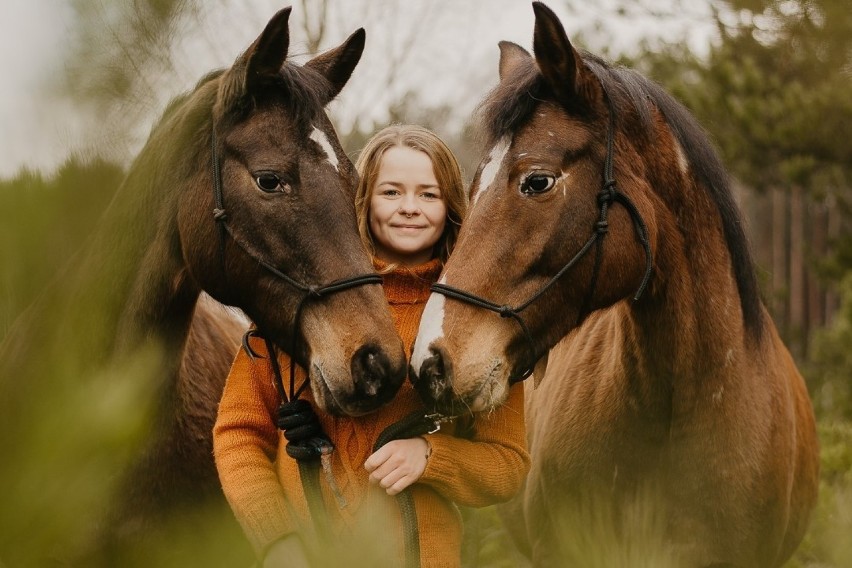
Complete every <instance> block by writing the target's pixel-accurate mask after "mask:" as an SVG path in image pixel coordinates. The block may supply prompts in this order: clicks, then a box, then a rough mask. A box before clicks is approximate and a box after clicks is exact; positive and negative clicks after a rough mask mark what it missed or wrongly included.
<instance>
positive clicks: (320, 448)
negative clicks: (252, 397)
mask: <svg viewBox="0 0 852 568" xmlns="http://www.w3.org/2000/svg"><path fill="white" fill-rule="evenodd" d="M252 336H254V337H260V336H259V334H258V332H257V330H256V329H252V330H249V331H247V332H246V334H245V335H244V336H243V348H244V349H245V350H246V353H248V355H249V357H252V358H255V357H257V358H260V357H261V355H260V354H258V353H256V352H255V351H254V350H253V349H252V348H251V346H250V345H249V342H248V338H249V337H252ZM263 340H264V342H265V343H266V350H267V353H269V357H270V361H269V362H270V365H271V367H272V373H273V375H274V376H275V381H274V384H275V388H276V390H277V391H278V395H279V396H280V397H281V400H282V402H281V404H280V405H279V407H278V414H277V420H276V425H277V426H278V428H279V429H280V430H282V431H283V432H284V437H285V438H286V439H287V446H286V448H285V449H286V451H287V455H288V456H290V457H291V458H294V459H295V460H296V461H297V462H298V464H299V476H300V477H301V479H302V488H303V490H304V492H305V500H306V501H307V503H308V509H309V512H310V515H311V518H312V519H313V520H314V524H315V525H316V530H317V534H318V535H319V536H320V537H321V538H323V539H328V538H331V529H330V528H329V526H328V522H327V521H328V519H327V516H326V514H325V509H324V501H323V498H322V489H321V487H320V482H319V471H320V467H317V458H319V461H320V463H321V468H322V470H323V472H324V473H325V475H326V481H327V482H328V484H329V488H330V489H331V492H332V494H333V495H334V497H335V499H336V501H337V505H338V507H340V508H341V509H342V508H344V507H346V500H345V498H344V497H343V494H342V493H341V492H340V490H339V488H338V487H337V484H336V482H335V480H334V476H333V475H332V472H331V453H332V452H333V450H334V444H333V443H332V442H331V440H330V439H329V437H328V435H327V434H326V433H325V431H324V430H323V429H322V425H321V424H320V422H319V417H318V416H317V414H316V412H315V411H314V409H313V407H312V406H311V404H310V403H309V402H308V401H307V400H304V399H300V398H299V395H300V394H301V393H302V392H303V391H304V390H305V388H306V386H307V385H308V380H307V379H305V381H304V382H302V385H301V386H300V387H299V389H298V390H295V375H294V374H293V373H292V372H291V373H290V395H289V397H288V395H287V391H286V390H285V388H284V381H283V377H282V374H281V366H280V365H279V363H278V358H277V357H276V356H275V346H274V345H273V344H272V342H271V341H269V340H268V339H266V338H263ZM290 367H291V369H292V368H294V367H295V364H292V363H291V365H290ZM454 418H455V417H449V416H443V415H441V414H429V413H426V412H424V411H415V412H413V413H411V414H409V415H408V416H406V417H405V418H403V419H401V420H399V421H398V422H394V423H393V424H391V425H390V426H388V427H387V428H385V429H384V430H383V431H382V432H381V434H379V436H378V438H376V442H375V444H374V445H373V452H377V451H378V450H379V448H381V447H382V446H384V445H385V444H387V443H388V442H390V441H393V440H402V439H406V438H416V437H417V436H423V435H426V434H433V433H435V432H437V431H438V430H440V429H441V424H442V423H443V422H447V421H449V420H453V419H454ZM396 501H397V504H398V505H399V508H400V516H401V519H402V531H403V544H404V550H405V567H406V568H419V566H420V529H419V526H418V523H417V510H416V508H415V505H414V496H413V495H412V493H411V491H410V489H408V488H407V489H404V490H403V491H401V492H400V493H398V494H397V496H396Z"/></svg>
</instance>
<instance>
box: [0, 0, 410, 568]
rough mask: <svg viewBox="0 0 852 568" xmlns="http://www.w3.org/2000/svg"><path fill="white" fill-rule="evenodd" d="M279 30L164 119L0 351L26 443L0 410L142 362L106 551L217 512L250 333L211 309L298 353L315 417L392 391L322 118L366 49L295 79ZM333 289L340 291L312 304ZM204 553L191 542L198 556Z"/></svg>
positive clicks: (381, 325)
mask: <svg viewBox="0 0 852 568" xmlns="http://www.w3.org/2000/svg"><path fill="white" fill-rule="evenodd" d="M289 14H290V9H289V8H287V9H285V10H282V11H281V12H279V13H278V14H276V15H275V16H274V17H273V18H272V19H271V20H270V22H269V23H268V25H267V26H266V28H265V30H264V31H263V33H262V34H260V36H259V37H258V38H257V40H256V41H255V42H254V43H252V45H251V46H250V47H249V48H248V49H247V51H246V52H245V53H244V54H242V55H241V56H240V57H239V58H238V59H237V60H236V62H235V63H234V65H233V66H232V67H231V68H229V69H227V70H224V71H220V72H214V73H211V74H210V75H208V76H207V77H205V78H204V79H202V80H201V81H200V82H199V84H198V85H197V86H196V88H195V89H194V90H193V91H192V92H190V93H188V94H187V95H185V96H182V97H180V98H178V99H176V100H175V101H173V102H172V103H171V104H170V106H169V108H168V109H167V110H166V112H165V113H164V116H163V117H162V119H161V120H160V122H159V123H158V125H157V126H156V127H155V128H154V129H153V131H152V133H151V136H150V138H149V140H148V142H147V144H146V145H145V147H144V149H143V150H142V151H141V153H140V155H139V156H138V157H137V159H136V160H135V162H134V164H133V165H132V167H131V169H130V171H129V173H128V175H127V178H126V180H125V182H124V183H123V185H122V187H121V188H120V189H119V190H118V192H117V194H116V196H115V198H114V201H113V202H112V204H111V206H110V208H109V210H108V211H107V213H106V215H105V217H104V219H103V221H102V223H101V225H100V227H99V228H98V229H97V231H96V232H95V235H94V237H93V239H92V241H91V244H90V246H89V247H88V248H87V249H86V250H85V251H83V252H82V253H81V254H80V256H78V257H77V258H76V259H75V262H74V263H72V266H71V267H70V268H69V270H67V271H66V273H65V275H64V277H63V278H62V279H61V280H60V282H58V283H57V285H56V286H54V287H53V288H51V290H50V292H49V293H48V294H46V295H45V297H44V298H43V299H42V302H41V305H39V306H35V307H34V308H33V309H32V310H30V312H29V313H28V314H27V315H26V316H25V318H23V319H22V321H21V322H20V323H19V324H18V325H17V326H16V327H15V329H13V330H11V331H10V333H9V334H8V336H7V339H6V341H5V342H4V346H3V351H2V356H3V358H2V367H3V371H4V372H3V381H2V387H3V397H2V400H3V409H4V410H7V411H8V412H4V413H3V414H4V416H3V419H2V420H3V422H2V424H0V426H4V427H7V428H8V429H13V430H17V431H20V432H25V431H26V429H27V428H28V427H29V426H27V425H28V424H30V425H32V427H33V428H36V429H37V428H38V427H39V425H38V418H37V417H35V416H34V413H35V410H33V406H32V405H31V406H27V404H23V403H22V404H13V403H12V402H11V401H15V400H17V401H19V402H21V401H26V400H28V399H29V398H30V397H28V396H27V392H29V391H28V389H30V388H31V387H32V388H34V387H33V385H35V384H37V382H39V381H43V379H44V378H46V377H56V376H61V374H62V373H61V372H57V370H58V368H59V366H60V365H63V367H62V370H63V371H64V370H65V369H67V368H69V365H68V364H70V368H71V369H73V371H74V377H76V379H71V380H72V381H73V380H77V381H78V384H77V386H76V387H74V386H73V385H71V384H70V382H69V385H67V388H68V390H69V391H72V390H73V389H74V388H77V389H79V388H82V386H83V385H85V384H86V381H87V380H89V378H90V377H91V376H93V375H95V374H97V373H99V372H101V370H102V369H104V368H105V367H106V365H107V364H108V363H112V364H115V361H126V360H133V357H134V356H137V355H138V354H139V353H141V352H146V350H148V352H153V353H155V354H156V355H155V357H156V361H157V363H156V365H155V366H154V367H153V368H152V369H151V370H150V373H148V375H150V377H149V378H150V379H151V380H152V381H156V384H157V385H159V387H158V390H157V391H156V392H155V393H152V395H151V396H152V397H153V401H149V400H142V401H140V404H148V405H150V406H151V407H152V408H153V419H152V421H153V425H152V427H151V429H150V431H148V432H147V434H146V436H147V439H148V443H146V444H145V447H144V448H143V449H141V450H140V451H139V452H137V454H136V455H138V456H139V457H138V459H134V460H132V461H133V462H134V465H133V466H132V467H131V468H130V471H129V472H128V473H125V474H124V475H121V476H117V477H120V478H121V479H122V481H121V482H118V483H117V487H118V492H117V494H116V495H115V497H114V498H113V501H114V503H115V505H116V506H115V508H114V511H113V514H112V515H111V516H110V517H108V518H109V520H108V522H107V523H106V524H105V529H106V530H107V532H108V533H110V535H111V537H110V538H112V539H113V540H112V543H113V545H115V546H117V547H118V550H121V547H122V546H123V545H124V544H125V543H128V542H133V543H137V542H144V541H141V540H140V539H141V535H142V534H144V533H145V530H146V529H147V528H148V527H149V525H150V524H151V523H152V522H153V523H155V524H160V523H162V522H163V519H165V518H168V514H167V513H168V512H169V511H174V510H176V509H180V508H181V507H182V506H184V505H188V506H196V505H199V504H202V503H204V502H205V501H206V500H208V499H210V498H211V497H213V498H215V499H219V497H220V493H221V492H220V489H219V484H218V478H217V475H216V471H215V467H214V463H213V459H212V443H211V431H212V426H213V422H214V419H215V415H216V407H217V404H218V400H219V397H220V395H221V392H222V388H223V384H224V379H225V377H226V375H227V371H228V368H229V366H230V363H231V360H232V359H233V356H234V353H235V352H236V349H237V347H238V345H239V338H240V336H241V334H242V333H243V331H244V330H245V328H246V324H247V322H246V321H245V319H243V318H239V317H237V316H236V314H235V313H234V312H233V311H228V310H226V309H224V308H223V307H222V306H221V305H220V304H219V303H218V302H221V304H225V305H229V306H236V307H239V308H240V309H241V310H242V311H243V312H244V313H245V314H246V315H248V317H249V318H250V319H251V320H252V321H253V322H254V323H255V324H257V326H258V328H259V330H260V332H261V333H262V334H263V335H264V336H265V337H267V338H269V339H271V340H272V341H273V342H275V343H276V344H277V345H278V346H279V347H281V348H282V349H285V350H288V351H289V350H291V347H293V346H295V352H294V353H293V356H294V357H295V358H296V360H298V361H299V363H300V364H301V365H302V366H304V368H306V369H309V370H310V375H311V386H312V388H313V391H314V395H315V398H316V400H317V401H318V404H319V405H320V406H322V407H323V409H324V410H326V411H329V412H332V413H337V414H351V415H359V414H363V413H365V412H367V411H369V410H372V409H374V408H376V407H378V406H379V405H381V404H383V403H384V402H386V401H387V400H389V398H390V397H392V396H393V394H394V393H395V392H396V390H397V388H398V387H399V385H400V384H401V382H402V380H403V379H404V376H405V356H404V353H403V347H402V342H401V340H400V339H399V337H398V336H397V334H396V332H395V330H394V327H393V322H392V320H391V316H390V312H389V309H388V307H387V302H386V300H385V298H384V295H383V293H382V290H381V287H380V286H378V285H375V284H376V283H380V279H378V278H377V277H374V278H372V279H370V278H367V279H366V280H362V279H359V277H360V276H362V275H369V274H372V273H373V269H372V264H371V262H370V259H369V257H368V255H367V253H366V252H365V250H364V249H363V246H362V244H361V241H360V239H359V237H358V231H357V226H356V220H355V210H354V187H355V184H356V180H357V174H356V172H355V170H354V167H353V165H352V163H351V162H350V160H349V159H348V158H347V156H346V154H345V153H344V151H343V149H342V148H341V146H340V143H339V141H338V139H337V136H336V133H335V131H334V128H333V127H332V125H331V123H330V121H329V119H328V117H327V115H326V113H325V110H324V107H325V105H326V104H327V103H328V102H329V101H331V100H332V99H333V98H334V97H335V96H336V95H337V94H338V93H339V92H340V90H341V89H342V88H343V86H344V84H345V83H346V82H347V81H348V79H349V77H350V75H351V73H352V71H353V70H354V68H355V66H356V65H357V63H358V61H359V59H360V57H361V53H362V51H363V47H364V39H365V34H364V31H363V30H358V31H357V32H355V33H354V34H352V35H351V36H350V37H349V38H348V39H347V40H346V41H345V42H344V43H343V44H342V45H340V46H339V47H337V48H335V49H332V50H330V51H328V52H326V53H324V54H321V55H319V56H317V57H315V58H314V59H311V60H310V61H308V62H307V63H306V64H305V65H304V66H298V65H295V64H293V63H290V62H288V61H286V57H287V50H288V44H289V32H288V17H289ZM332 283H336V284H340V287H341V288H345V289H343V290H341V291H336V290H332V289H328V288H324V287H325V286H327V285H329V284H332ZM363 283H366V284H368V285H361V284H363ZM203 292H206V294H204V293H203ZM211 297H212V299H211ZM199 298H201V299H202V301H199ZM214 299H215V300H217V301H218V302H216V301H214ZM46 321H51V322H54V323H55V322H59V323H60V324H61V325H59V326H53V325H50V326H44V325H41V323H42V322H46ZM151 350H153V351H151ZM51 361H52V362H53V363H52V364H51V363H50V362H51ZM59 361H62V362H61V363H59ZM51 365H52V366H51ZM119 368H121V367H120V366H119ZM118 376H119V377H120V376H122V375H121V374H118ZM55 386H56V388H57V389H58V388H60V386H59V384H58V383H57V384H56V385H55ZM63 388H65V387H63ZM146 392H147V391H146ZM94 402H95V401H93V403H94ZM77 412H79V413H81V414H83V413H86V412H87V409H86V408H79V409H77ZM8 429H6V428H4V430H6V431H8ZM62 434H63V433H62V432H56V436H57V439H56V443H57V444H61V443H62ZM90 435H91V436H92V437H95V438H97V436H102V435H103V433H102V432H91V433H90ZM8 439H11V436H10V437H9V438H8ZM0 440H7V438H6V437H0ZM4 454H5V452H4ZM7 457H8V455H7ZM4 459H5V458H4ZM7 463H11V462H8V461H7ZM64 467H65V468H67V464H66V465H65V466H64ZM54 475H57V473H56V472H54ZM27 482H28V483H45V484H46V485H49V484H50V483H51V482H52V480H48V479H47V475H45V479H43V480H32V479H31V480H28V481H27ZM110 482H112V481H111V480H108V479H104V480H103V483H110ZM6 490H9V488H6ZM222 502H223V500H222ZM81 513H84V514H85V518H86V519H92V518H93V516H97V511H92V510H86V511H84V512H81ZM49 514H51V512H50V511H43V512H42V513H41V517H45V516H47V515H49ZM33 517H34V518H35V519H39V517H40V514H39V513H36V514H34V515H33ZM24 518H25V519H28V517H26V515H24ZM28 520H29V519H28ZM42 520H43V519H42ZM36 522H39V521H38V520H36V521H34V523H36ZM38 526H44V525H43V524H42V525H38ZM234 526H236V525H234ZM24 532H25V529H24V528H23V527H22V528H21V533H22V534H23V533H24ZM208 538H209V535H205V534H199V535H197V540H198V543H199V544H200V545H202V546H208V545H209V544H207V543H205V541H206V540H207V539H208ZM72 544H74V543H72ZM57 548H61V546H57ZM2 552H3V551H0V556H2V557H4V558H14V555H9V556H6V555H4V554H2ZM5 552H6V554H8V551H5ZM31 552H34V551H31ZM25 563H26V562H25ZM143 564H144V562H143ZM149 565H153V564H149Z"/></svg>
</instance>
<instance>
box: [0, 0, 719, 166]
mask: <svg viewBox="0 0 852 568" xmlns="http://www.w3.org/2000/svg"><path fill="white" fill-rule="evenodd" d="M673 1H674V0H659V3H660V5H661V6H662V7H663V8H664V9H668V11H671V6H672V2H673ZM547 3H548V5H549V6H550V7H551V8H553V9H554V11H555V12H556V13H557V14H558V15H559V16H560V18H561V19H562V22H563V24H564V26H565V28H566V30H567V31H568V33H569V36H572V37H574V36H575V35H576V34H578V32H582V34H583V36H582V37H583V38H585V40H586V41H588V43H589V44H596V43H598V44H600V43H601V42H604V41H607V42H608V45H609V46H610V48H611V49H612V50H613V52H615V53H618V52H619V51H630V50H631V49H632V48H634V47H635V46H636V45H637V43H638V41H639V40H640V39H641V38H643V37H652V38H653V37H665V38H667V39H670V40H676V39H679V38H688V40H689V41H690V43H691V45H692V46H693V48H694V49H697V50H701V49H704V48H705V46H706V45H707V43H708V42H709V41H710V39H711V38H712V37H713V33H714V30H713V27H712V25H711V24H710V21H709V18H707V17H706V10H705V9H704V8H703V7H702V6H703V5H704V3H703V2H696V3H695V4H692V5H691V8H690V10H694V12H693V13H691V14H684V15H682V16H679V17H674V18H666V19H660V18H659V17H652V16H644V15H643V16H637V15H636V14H630V15H627V16H622V17H620V16H618V15H615V12H614V10H613V9H612V6H614V5H615V3H616V0H598V1H596V2H587V1H585V0H584V1H580V0H577V1H576V2H573V3H569V1H568V0H550V1H549V2H547ZM68 4H69V3H68V2H65V1H64V0H3V3H2V8H0V69H2V70H3V74H4V79H3V81H0V126H1V127H2V138H0V176H4V177H5V176H11V175H14V174H15V173H16V172H17V171H18V170H19V169H20V168H21V167H23V166H27V167H31V168H42V169H48V170H49V169H51V168H53V167H55V166H56V165H57V164H58V163H60V162H61V161H62V160H64V159H65V158H66V157H67V156H68V154H69V152H71V151H77V152H83V153H86V152H87V151H88V152H92V150H90V149H89V150H87V148H88V147H89V146H91V145H92V144H97V142H93V140H97V139H98V138H97V134H95V135H94V136H93V133H97V132H99V131H103V130H104V127H105V126H109V124H110V123H111V122H115V123H116V127H120V128H125V127H124V125H123V124H121V121H120V120H117V119H116V117H115V115H113V117H112V118H110V117H109V116H99V115H97V114H91V113H90V114H86V113H81V112H80V111H79V110H78V109H77V108H76V107H74V106H72V103H71V101H69V100H67V99H61V98H56V97H51V96H49V95H48V93H49V92H51V91H50V89H48V88H47V86H48V85H54V86H55V79H56V77H57V76H58V75H59V74H60V73H61V71H62V69H63V68H64V66H65V64H66V59H65V57H67V55H68V53H69V49H68V46H69V45H70V42H71V41H72V38H73V37H74V30H75V25H76V22H75V19H74V17H75V14H74V13H73V11H72V10H71V9H70V8H69V7H68ZM104 4H108V2H106V0H105V1H104ZM201 4H202V7H201V13H200V14H199V15H198V16H196V17H193V18H192V19H191V20H187V21H184V22H183V23H182V25H181V26H180V28H179V29H180V38H179V40H177V41H176V42H175V44H174V48H173V50H172V54H173V58H172V59H173V63H172V65H171V68H170V69H169V70H163V71H160V72H158V73H157V75H156V81H157V83H156V85H157V88H156V94H155V95H154V96H152V97H150V99H149V100H147V101H146V102H145V103H144V108H142V109H141V113H142V114H143V115H144V117H145V118H143V120H141V121H138V122H141V123H142V124H137V132H135V134H134V136H133V137H131V139H130V142H129V143H128V144H127V147H124V146H121V145H116V146H115V147H113V148H111V149H112V150H114V151H115V153H116V155H115V156H114V157H116V158H118V159H127V158H129V157H130V156H131V155H132V154H133V153H135V152H136V151H138V148H139V146H140V145H141V143H142V142H144V138H145V136H146V135H147V132H148V131H149V129H150V124H151V122H153V120H155V119H156V117H157V116H158V115H159V113H160V112H161V111H162V108H163V106H164V105H165V104H166V102H167V101H168V100H169V99H171V98H172V97H173V96H175V95H177V94H179V93H181V92H182V91H184V90H186V89H188V88H190V87H191V86H192V85H193V84H194V83H195V81H196V80H197V79H198V78H199V77H201V76H202V75H203V74H204V73H205V72H207V71H209V70H210V69H213V68H217V67H222V66H226V65H230V64H231V63H232V62H233V60H234V58H235V57H236V56H237V55H238V54H239V53H240V52H241V51H242V50H243V49H245V47H247V46H248V44H249V43H250V42H251V41H252V40H253V39H254V37H255V36H256V35H257V34H258V33H259V32H260V31H261V30H262V29H263V26H264V25H265V23H266V22H267V20H268V18H269V17H270V16H271V15H272V14H273V13H275V11H276V10H278V9H279V8H281V7H282V6H283V5H286V4H285V3H282V2H280V1H278V2H273V1H271V0H255V1H253V2H242V1H238V0H213V1H209V0H208V1H205V2H203V3H201ZM300 8H301V6H300V3H298V2H294V13H293V16H292V17H291V23H293V24H294V25H293V26H292V27H293V28H294V29H293V31H292V34H293V39H292V43H291V50H290V52H291V54H297V55H298V54H299V53H305V51H306V47H305V45H306V44H305V35H304V32H302V31H301V30H300V29H298V28H296V26H297V25H298V24H299V23H300V22H301V18H302V16H303V14H299V13H298V11H299V10H300ZM533 21H534V18H533V11H532V8H531V5H530V2H529V1H528V0H340V1H339V2H333V3H332V8H331V9H330V11H329V14H328V18H327V23H328V29H327V32H326V39H325V40H324V42H323V45H322V46H321V47H323V48H329V47H333V46H334V45H337V44H338V43H340V42H341V41H342V40H343V39H344V38H345V37H346V36H347V35H348V34H349V33H351V32H352V31H354V30H355V29H356V28H358V27H360V26H363V27H365V28H366V29H367V47H366V49H365V53H364V56H363V58H362V60H361V63H360V64H359V66H358V68H357V69H356V70H355V73H354V75H353V78H352V80H351V82H350V84H349V85H347V87H346V89H344V91H343V93H342V94H341V96H340V97H339V100H338V101H336V102H335V103H333V106H332V108H331V109H330V110H331V112H332V117H333V119H334V120H335V122H336V123H337V124H338V128H339V129H342V130H343V131H346V130H348V129H349V128H351V126H352V124H353V122H354V121H356V120H359V121H361V124H362V125H366V127H369V125H370V124H372V123H373V122H379V123H380V122H382V121H383V120H386V118H387V108H388V105H389V104H391V103H392V102H393V101H394V100H396V99H397V98H398V97H399V96H401V95H402V94H403V93H404V92H405V91H410V90H415V91H417V92H418V94H419V97H420V100H421V102H422V104H423V105H424V106H437V105H441V104H449V105H451V106H452V108H453V110H454V113H455V120H456V121H457V123H458V124H451V125H448V126H447V127H448V128H451V127H458V126H460V124H461V123H462V122H463V118H464V116H466V114H467V113H469V112H470V110H471V109H472V108H473V107H474V106H475V104H476V103H477V102H478V100H479V99H480V98H481V97H482V95H484V94H485V93H486V92H487V90H488V89H489V88H490V87H491V86H493V84H494V83H495V82H496V80H497V56H498V50H497V42H498V41H500V40H503V39H505V40H510V41H514V42H516V43H518V44H520V45H521V46H523V47H525V48H527V49H531V44H532V29H533ZM601 22H603V28H604V29H601V28H600V27H599V25H600V23H601ZM596 23H597V24H598V25H596ZM103 31H104V34H107V35H109V34H111V33H114V31H115V30H110V29H104V30H103ZM583 47H587V48H590V49H592V50H598V49H599V48H600V45H583ZM402 54H405V55H407V57H406V59H405V60H404V63H403V65H401V66H400V67H399V70H398V71H397V73H398V74H397V75H396V76H393V77H391V76H389V75H388V69H389V67H390V66H389V64H388V61H389V60H391V61H392V60H394V58H397V57H400V56H401V55H402ZM147 117H150V118H147ZM106 130H107V131H108V128H107V129H106ZM104 136H105V137H107V138H108V137H109V135H108V134H106V135H104ZM101 140H102V139H101ZM104 147H107V148H109V144H106V145H104V144H100V149H98V150H97V151H100V152H102V151H104V150H103V148H104Z"/></svg>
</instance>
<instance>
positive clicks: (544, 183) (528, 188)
mask: <svg viewBox="0 0 852 568" xmlns="http://www.w3.org/2000/svg"><path fill="white" fill-rule="evenodd" d="M555 183H556V178H555V177H554V176H552V175H547V174H533V175H531V176H528V177H527V178H526V179H525V180H524V181H523V182H522V183H521V192H522V193H526V194H535V193H544V192H545V191H548V190H549V189H551V188H552V187H553V185H554V184H555Z"/></svg>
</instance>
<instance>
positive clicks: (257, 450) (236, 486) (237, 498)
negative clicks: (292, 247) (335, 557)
mask: <svg viewBox="0 0 852 568" xmlns="http://www.w3.org/2000/svg"><path fill="white" fill-rule="evenodd" d="M252 349H253V350H254V351H255V352H257V353H258V354H261V355H263V357H264V358H262V359H261V358H256V359H252V358H250V357H249V356H248V354H247V353H246V352H245V350H244V349H240V351H239V352H238V353H237V356H236V358H235V360H234V363H233V365H232V366H231V370H230V372H229V374H228V378H227V381H226V382H225V390H224V392H223V395H222V400H221V402H220V403H219V412H218V415H217V417H216V424H215V426H214V429H213V454H214V457H215V459H216V469H217V470H218V472H219V480H220V482H221V483H222V489H223V491H224V493H225V497H226V498H227V500H228V503H229V504H230V506H231V509H232V510H233V511H234V515H235V516H236V518H237V520H238V521H239V523H240V525H241V526H242V528H243V531H244V532H245V533H246V536H247V537H248V539H249V541H250V542H251V544H252V546H253V547H254V549H255V551H256V552H257V553H258V554H260V553H261V552H262V551H263V550H264V549H265V548H266V547H267V546H269V544H271V543H272V542H274V541H275V540H277V539H279V538H281V537H282V536H284V535H286V534H287V533H290V532H292V531H293V530H294V527H293V522H292V519H291V515H290V513H289V511H288V506H287V502H286V499H285V496H284V492H283V490H282V488H281V485H280V483H279V480H278V475H277V473H276V467H275V455H276V451H277V447H278V437H279V433H278V429H277V427H276V426H275V422H274V416H275V409H276V408H277V405H278V393H277V391H276V389H275V386H274V384H273V382H272V381H273V374H272V371H271V368H270V365H269V359H268V356H267V353H266V349H265V346H264V345H263V342H261V341H256V340H255V339H254V338H252ZM281 360H282V372H286V370H287V369H289V367H287V366H286V365H288V364H289V361H285V360H284V358H283V357H282V358H281Z"/></svg>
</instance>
